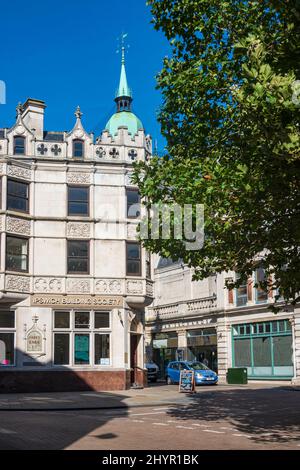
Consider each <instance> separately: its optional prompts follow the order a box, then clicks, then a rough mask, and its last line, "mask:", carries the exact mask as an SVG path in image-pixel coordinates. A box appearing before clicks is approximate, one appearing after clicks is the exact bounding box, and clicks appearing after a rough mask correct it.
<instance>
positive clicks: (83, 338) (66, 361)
mask: <svg viewBox="0 0 300 470" xmlns="http://www.w3.org/2000/svg"><path fill="white" fill-rule="evenodd" d="M110 323H111V320H110V312H102V311H94V310H92V311H81V310H64V311H61V310H57V311H55V312H54V358H53V362H54V365H61V366H63V365H81V366H90V365H91V366H107V365H110V363H111V354H110V343H111V338H110V337H111V330H110V327H111V326H110Z"/></svg>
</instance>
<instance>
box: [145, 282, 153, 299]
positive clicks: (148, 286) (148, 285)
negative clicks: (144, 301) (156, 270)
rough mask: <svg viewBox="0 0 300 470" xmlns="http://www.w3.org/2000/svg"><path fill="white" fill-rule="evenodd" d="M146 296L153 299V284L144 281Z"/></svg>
mask: <svg viewBox="0 0 300 470" xmlns="http://www.w3.org/2000/svg"><path fill="white" fill-rule="evenodd" d="M146 295H147V296H148V297H153V282H150V281H146Z"/></svg>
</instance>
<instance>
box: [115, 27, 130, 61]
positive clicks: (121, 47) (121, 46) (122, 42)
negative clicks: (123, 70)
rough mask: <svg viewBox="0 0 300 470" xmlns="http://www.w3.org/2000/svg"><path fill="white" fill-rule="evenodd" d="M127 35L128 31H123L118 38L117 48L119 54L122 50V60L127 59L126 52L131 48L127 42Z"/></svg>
mask: <svg viewBox="0 0 300 470" xmlns="http://www.w3.org/2000/svg"><path fill="white" fill-rule="evenodd" d="M127 36H128V33H122V34H121V36H120V37H118V38H117V41H118V48H117V50H116V53H117V54H119V53H120V52H121V53H122V62H124V61H125V52H126V51H127V50H128V49H129V48H130V45H129V44H126V38H127Z"/></svg>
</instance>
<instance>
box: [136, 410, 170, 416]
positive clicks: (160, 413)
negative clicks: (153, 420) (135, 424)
mask: <svg viewBox="0 0 300 470" xmlns="http://www.w3.org/2000/svg"><path fill="white" fill-rule="evenodd" d="M162 414H166V413H165V412H164V411H155V413H128V415H129V416H148V415H162Z"/></svg>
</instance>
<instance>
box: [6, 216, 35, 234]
mask: <svg viewBox="0 0 300 470" xmlns="http://www.w3.org/2000/svg"><path fill="white" fill-rule="evenodd" d="M30 225H31V222H30V220H25V219H17V218H16V217H7V219H6V230H7V231H8V232H13V233H19V234H21V235H30Z"/></svg>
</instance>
